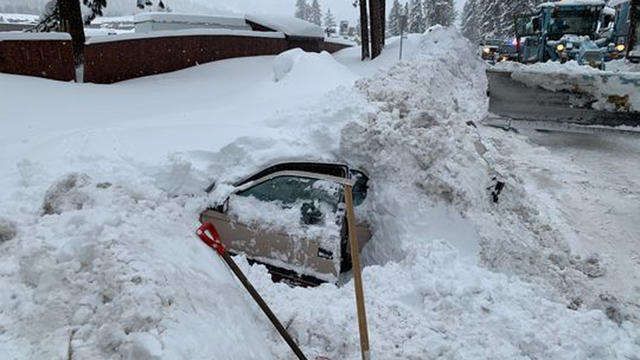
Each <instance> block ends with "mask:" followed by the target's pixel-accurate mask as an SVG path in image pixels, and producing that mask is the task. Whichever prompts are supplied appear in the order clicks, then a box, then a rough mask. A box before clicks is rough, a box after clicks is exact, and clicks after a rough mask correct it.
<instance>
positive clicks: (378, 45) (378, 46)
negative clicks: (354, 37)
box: [369, 0, 382, 59]
mask: <svg viewBox="0 0 640 360" xmlns="http://www.w3.org/2000/svg"><path fill="white" fill-rule="evenodd" d="M380 13H381V9H380V0H369V15H371V58H372V59H375V58H376V57H377V56H378V55H380V53H381V52H382V34H381V31H382V23H381V21H380V19H381V17H380Z"/></svg>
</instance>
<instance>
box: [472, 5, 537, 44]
mask: <svg viewBox="0 0 640 360" xmlns="http://www.w3.org/2000/svg"><path fill="white" fill-rule="evenodd" d="M543 1H544V0H511V1H501V0H468V1H467V3H466V4H465V7H464V11H463V13H462V33H463V34H464V35H465V36H467V37H468V38H469V39H471V40H472V41H474V42H478V41H480V40H482V39H492V38H497V39H509V38H512V37H513V36H514V35H515V34H514V29H513V25H514V18H515V16H517V15H519V14H523V13H527V12H531V11H533V10H534V8H535V6H536V5H538V4H540V3H542V2H543Z"/></svg>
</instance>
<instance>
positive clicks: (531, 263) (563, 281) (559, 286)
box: [210, 27, 640, 359]
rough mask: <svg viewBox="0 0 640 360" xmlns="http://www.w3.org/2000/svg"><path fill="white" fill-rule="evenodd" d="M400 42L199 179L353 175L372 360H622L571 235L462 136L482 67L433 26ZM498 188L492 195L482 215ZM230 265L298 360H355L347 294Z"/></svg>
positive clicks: (470, 133)
mask: <svg viewBox="0 0 640 360" xmlns="http://www.w3.org/2000/svg"><path fill="white" fill-rule="evenodd" d="M416 40H418V43H417V45H418V46H419V49H418V50H417V51H416V53H415V56H414V57H412V58H411V59H410V60H409V61H407V62H401V63H398V64H397V65H395V66H394V67H392V68H391V69H389V70H388V71H383V72H380V73H378V74H377V75H375V76H373V77H372V78H370V79H363V80H360V81H358V83H357V85H356V90H355V91H346V90H341V91H336V92H333V93H332V94H330V95H329V96H327V97H326V98H325V99H324V101H323V104H318V105H317V106H315V107H312V108H307V109H306V110H307V112H306V113H294V114H287V113H285V114H280V115H277V116H275V117H274V118H272V119H270V120H268V124H270V125H272V126H274V127H276V128H280V129H284V128H286V129H287V133H286V136H283V137H282V138H268V139H267V138H258V137H252V138H243V139H240V140H238V141H235V142H233V143H231V144H229V145H228V146H226V147H224V148H223V149H222V150H221V151H220V152H219V153H217V154H216V156H215V157H212V158H214V159H215V160H214V161H212V163H211V167H210V172H211V173H220V177H219V178H220V179H221V183H223V184H224V183H228V182H231V181H232V179H237V177H238V176H239V175H241V174H244V175H246V174H247V173H250V172H251V171H253V170H256V169H257V168H258V167H259V165H260V164H263V163H264V162H266V161H267V160H272V161H273V160H279V159H282V158H283V157H284V158H287V157H291V156H300V157H306V158H308V159H317V160H336V159H346V160H349V161H350V162H351V163H352V164H353V165H355V166H359V167H364V169H365V170H367V171H368V172H369V174H370V179H371V181H370V185H371V188H370V190H369V196H368V200H367V201H366V202H365V204H366V206H365V207H366V208H367V210H366V211H365V212H364V214H359V215H358V216H362V217H363V218H365V219H366V220H368V222H369V223H370V224H371V230H372V231H373V238H372V240H371V242H370V243H369V244H368V245H367V246H365V248H364V250H363V262H364V263H365V268H364V270H363V271H364V282H365V296H366V300H367V312H368V317H369V318H368V320H369V324H370V333H371V336H370V337H371V343H372V346H373V355H374V356H375V357H379V358H385V359H407V358H430V357H451V358H462V359H465V358H468V359H475V358H490V357H497V358H504V359H510V358H521V357H522V358H524V357H536V358H558V357H563V356H564V357H574V356H575V357H577V358H585V359H600V358H620V359H622V358H625V357H630V356H631V357H632V356H634V354H636V353H637V352H638V351H640V339H638V338H637V336H636V335H635V334H636V333H637V324H636V323H635V322H633V317H632V316H630V315H629V313H628V309H626V308H624V307H623V305H622V304H621V303H620V302H619V301H618V300H616V299H615V298H614V297H608V296H607V295H606V294H602V295H600V294H598V293H597V292H595V291H592V289H589V287H588V286H587V285H585V284H584V282H585V281H586V280H587V279H588V278H589V277H590V276H599V274H600V273H601V272H602V270H603V269H602V268H601V267H600V264H599V262H598V258H597V257H587V256H585V257H578V256H576V255H574V254H572V253H571V252H570V247H569V245H568V243H567V237H572V236H574V237H575V234H573V233H571V232H570V231H569V230H567V229H570V227H569V226H567V225H566V224H564V223H563V220H562V216H560V215H559V214H558V213H557V211H558V210H557V208H554V207H552V206H551V205H550V206H548V207H547V206H546V205H545V201H546V199H545V198H544V196H538V195H537V194H534V193H532V192H531V190H530V189H529V188H528V187H527V186H526V183H525V182H524V181H523V179H522V178H521V177H520V176H519V175H518V174H517V173H515V171H514V169H515V168H516V162H515V160H514V158H513V157H512V156H511V155H512V154H511V153H503V151H505V149H506V146H505V145H504V144H503V143H501V138H494V137H488V138H487V137H485V136H484V135H483V132H481V131H480V130H479V129H475V128H474V127H473V126H472V125H468V124H467V121H477V120H479V119H481V118H482V117H483V116H484V113H485V112H486V97H485V90H486V78H485V77H484V75H483V74H484V70H485V65H484V64H483V63H482V62H481V61H479V60H476V57H475V56H474V55H473V46H472V45H471V44H469V43H468V42H467V41H466V40H464V39H463V38H462V37H461V36H460V35H459V34H457V33H456V32H455V31H454V30H451V29H443V28H440V27H437V28H433V29H431V30H430V31H429V32H428V33H427V34H425V35H422V36H420V37H419V39H416ZM444 45H446V46H444ZM452 54H453V55H452ZM326 102H329V103H331V104H332V105H333V106H331V107H328V106H326V105H325V104H324V103H326ZM336 129H342V131H341V132H340V131H338V132H337V131H336ZM337 136H340V144H339V145H340V147H339V148H336V145H337V143H336V140H335V139H336V137H337ZM514 142H515V143H518V144H520V143H522V140H521V139H516V140H514ZM523 151H540V150H537V149H536V148H535V147H532V146H530V147H526V148H523ZM223 159H224V160H223ZM223 171H224V173H222V172H223ZM498 181H501V182H504V183H505V184H506V185H505V188H504V190H503V191H502V193H501V194H500V195H498V202H497V203H494V202H493V198H492V195H491V192H492V190H493V191H495V186H496V184H497V182H498ZM218 190H219V191H220V192H221V193H224V191H225V190H228V188H227V187H225V186H221V187H220V188H219V189H218ZM214 193H215V191H214ZM217 196H219V195H215V194H214V195H212V198H216V197H217ZM239 261H240V260H239ZM478 262H479V264H478ZM478 265H480V266H478ZM243 267H244V268H245V269H246V271H247V272H248V273H249V277H250V279H251V280H252V282H254V284H255V285H256V287H257V288H258V289H259V291H260V292H261V293H262V294H263V295H264V296H265V298H266V300H267V302H268V303H269V304H270V305H272V307H273V308H274V311H275V312H276V313H277V314H278V315H279V316H280V318H281V320H282V321H283V322H284V323H286V324H289V330H290V331H291V333H292V334H293V336H294V337H295V338H296V339H297V340H298V341H299V343H300V344H301V345H302V347H303V350H304V351H305V353H307V354H311V355H312V356H313V355H316V354H323V355H327V356H329V357H331V358H339V359H357V358H359V353H358V351H359V348H358V341H357V327H356V324H357V322H356V320H355V311H354V310H353V309H354V304H353V285H352V284H351V282H348V283H346V284H344V285H343V286H342V287H335V286H333V285H323V286H320V287H318V288H313V289H301V288H289V287H287V286H286V285H283V284H273V283H272V282H271V280H270V277H269V276H268V275H267V274H266V270H265V269H264V268H263V267H261V266H252V267H249V266H248V265H247V264H246V263H245V264H244V265H243ZM492 271H501V272H503V273H504V274H500V273H494V272H492ZM514 275H516V276H514ZM518 278H521V279H523V280H518ZM601 310H602V311H601ZM630 320H631V321H630ZM618 323H620V326H619V325H618ZM270 339H271V340H272V345H273V347H274V348H276V349H277V352H278V353H280V354H288V351H289V350H288V349H287V348H286V346H285V345H284V344H283V343H282V341H281V339H280V338H278V337H277V336H275V335H272V336H270Z"/></svg>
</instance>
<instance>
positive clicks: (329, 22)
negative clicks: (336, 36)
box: [324, 9, 336, 34]
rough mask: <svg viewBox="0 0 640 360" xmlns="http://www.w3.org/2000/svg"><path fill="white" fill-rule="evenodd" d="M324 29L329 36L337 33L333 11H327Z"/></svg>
mask: <svg viewBox="0 0 640 360" xmlns="http://www.w3.org/2000/svg"><path fill="white" fill-rule="evenodd" d="M324 28H325V32H326V33H327V34H333V33H335V32H336V19H335V18H334V17H333V14H331V9H327V13H326V14H325V15H324Z"/></svg>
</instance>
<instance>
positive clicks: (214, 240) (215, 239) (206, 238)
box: [196, 222, 227, 255]
mask: <svg viewBox="0 0 640 360" xmlns="http://www.w3.org/2000/svg"><path fill="white" fill-rule="evenodd" d="M196 234H197V235H198V237H200V240H202V241H203V242H204V243H205V244H207V245H208V246H209V247H210V248H212V249H214V250H215V251H217V252H218V254H220V255H224V253H225V252H226V251H227V249H226V248H225V247H224V245H222V242H221V241H220V234H218V230H216V227H215V226H213V224H212V223H209V222H206V223H204V224H202V225H200V227H199V228H198V230H197V231H196Z"/></svg>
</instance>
